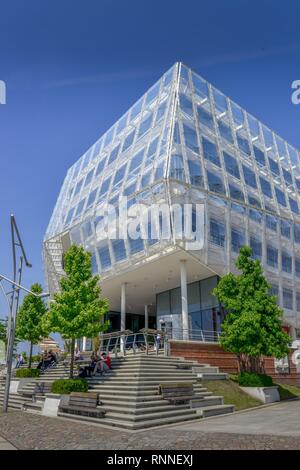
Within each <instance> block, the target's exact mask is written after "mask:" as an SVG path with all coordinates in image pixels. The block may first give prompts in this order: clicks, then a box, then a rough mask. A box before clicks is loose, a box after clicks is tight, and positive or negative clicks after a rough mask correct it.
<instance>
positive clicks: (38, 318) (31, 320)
mask: <svg viewBox="0 0 300 470" xmlns="http://www.w3.org/2000/svg"><path fill="white" fill-rule="evenodd" d="M31 291H32V292H34V293H35V294H41V293H42V292H43V289H42V286H41V285H40V284H38V283H36V284H33V285H32V286H31ZM46 312H47V308H46V305H45V303H44V300H43V299H42V298H40V297H36V296H35V295H33V294H27V295H25V297H24V299H23V302H22V305H21V306H20V308H19V312H18V316H17V327H16V337H17V338H18V340H23V341H29V342H30V352H29V360H28V367H29V368H30V367H31V358H32V347H33V345H34V344H37V343H38V342H39V341H40V339H41V338H42V337H43V336H45V335H46V334H47V333H48V332H47V330H46V329H45V324H44V322H43V318H44V316H45V314H46Z"/></svg>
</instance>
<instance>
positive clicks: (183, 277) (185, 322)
mask: <svg viewBox="0 0 300 470" xmlns="http://www.w3.org/2000/svg"><path fill="white" fill-rule="evenodd" d="M180 281H181V311H182V330H183V334H182V339H189V314H188V300H187V272H186V260H180Z"/></svg>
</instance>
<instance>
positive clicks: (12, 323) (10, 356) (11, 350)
mask: <svg viewBox="0 0 300 470" xmlns="http://www.w3.org/2000/svg"><path fill="white" fill-rule="evenodd" d="M22 267H23V257H22V256H21V257H20V262H19V270H18V284H19V285H20V283H21V277H22ZM13 290H15V291H16V295H13V296H12V298H13V299H14V303H13V305H12V306H11V312H10V314H11V318H10V335H9V341H8V347H7V372H6V379H5V390H4V398H3V412H4V413H6V412H7V409H8V401H9V389H10V380H11V369H12V362H13V354H14V341H15V331H16V319H17V313H18V307H19V297H20V287H16V286H15V285H14V286H13Z"/></svg>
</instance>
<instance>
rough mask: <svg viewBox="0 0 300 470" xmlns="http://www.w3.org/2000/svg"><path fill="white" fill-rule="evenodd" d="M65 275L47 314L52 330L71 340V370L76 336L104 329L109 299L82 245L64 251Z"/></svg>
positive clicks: (91, 333) (96, 332) (90, 335)
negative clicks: (102, 293) (102, 292)
mask: <svg viewBox="0 0 300 470" xmlns="http://www.w3.org/2000/svg"><path fill="white" fill-rule="evenodd" d="M64 270H65V273H66V276H64V277H63V278H61V280H60V292H58V293H56V294H55V295H54V300H53V302H51V304H50V308H49V313H48V315H47V316H46V320H47V327H48V329H49V330H51V331H54V332H58V333H60V334H61V335H62V336H63V337H64V338H68V339H71V340H72V348H71V373H70V376H71V377H72V376H73V354H74V343H75V339H76V338H80V337H83V336H86V337H88V338H93V337H95V336H97V335H98V334H99V333H100V332H102V331H105V330H106V328H107V326H108V325H107V323H105V322H104V321H103V318H104V315H105V314H106V313H107V312H108V310H109V306H108V301H107V300H106V299H104V298H102V297H101V289H100V286H99V276H93V275H92V270H91V254H90V253H88V252H86V251H85V250H84V248H83V247H81V246H76V245H72V246H71V247H70V248H69V250H68V251H67V252H66V253H65V254H64Z"/></svg>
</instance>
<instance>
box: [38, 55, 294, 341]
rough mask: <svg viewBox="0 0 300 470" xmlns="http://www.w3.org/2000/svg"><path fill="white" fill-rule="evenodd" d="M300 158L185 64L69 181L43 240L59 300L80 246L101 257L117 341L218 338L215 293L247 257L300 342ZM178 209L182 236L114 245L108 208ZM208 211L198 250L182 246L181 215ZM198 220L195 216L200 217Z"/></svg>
mask: <svg viewBox="0 0 300 470" xmlns="http://www.w3.org/2000/svg"><path fill="white" fill-rule="evenodd" d="M299 158H300V154H299V151H298V150H297V149H295V148H294V147H293V146H291V145H290V144H288V143H287V142H286V141H285V140H284V139H282V138H281V137H279V136H278V135H277V134H275V133H274V132H273V131H272V130H271V129H269V128H268V127H267V126H265V125H264V124H262V123H261V122H259V121H258V120H257V119H256V118H255V117H253V116H252V115H251V114H249V113H248V112H246V111H245V110H244V109H242V108H241V107H240V106H238V105H237V104H236V103H234V102H233V101H232V100H231V99H229V98H228V97H226V96H225V95H224V94H223V93H221V92H220V91H219V90H217V89H216V88H215V87H213V86H212V85H211V84H209V83H208V82H207V81H206V80H204V79H203V78H201V77H200V76H199V75H197V74H196V73H194V72H193V71H192V70H190V69H188V68H187V67H186V66H184V65H183V64H181V63H176V64H175V65H174V66H173V67H172V68H171V69H170V70H168V71H167V72H166V73H165V74H164V75H163V76H162V78H161V79H160V80H159V81H158V82H157V83H155V85H154V86H153V87H152V88H151V89H150V90H149V91H148V92H147V93H146V94H145V95H144V96H143V97H142V98H140V99H139V100H138V101H137V102H136V103H135V104H134V105H133V106H132V107H131V108H130V109H129V110H128V112H127V113H126V114H125V115H123V116H122V117H121V118H120V119H119V120H118V121H117V122H116V123H115V124H114V125H113V126H112V127H111V128H110V129H109V130H108V131H107V132H106V133H105V134H104V135H103V136H102V137H100V139H99V140H98V141H97V142H96V143H95V144H94V145H92V146H91V147H90V148H89V149H88V150H87V152H86V153H85V154H84V155H83V156H82V157H81V158H80V159H79V160H78V161H76V163H75V164H74V165H73V166H72V167H71V168H70V169H69V171H68V172H67V175H66V177H65V180H64V183H63V186H62V189H61V191H60V194H59V197H58V200H57V203H56V206H55V208H54V211H53V214H52V217H51V220H50V222H49V226H48V229H47V232H46V235H45V239H44V262H45V273H46V279H47V284H48V289H49V291H50V292H51V293H53V292H55V291H56V290H57V289H58V281H59V278H60V276H62V275H63V268H62V254H63V252H64V251H65V250H66V249H67V248H68V247H69V246H70V244H71V243H76V244H82V245H83V246H84V247H85V248H86V249H87V250H89V251H90V252H91V253H92V266H93V271H94V272H95V273H100V275H101V285H102V291H103V294H104V295H105V296H106V297H107V298H108V299H109V302H110V307H111V313H110V318H111V322H112V328H113V329H120V328H121V329H123V328H125V327H126V328H130V329H133V330H137V329H139V328H141V327H143V326H144V325H146V326H147V325H149V326H155V325H156V326H159V324H162V323H165V324H168V325H169V327H171V328H173V330H174V332H176V331H180V330H181V331H184V332H186V333H185V334H186V337H189V334H190V331H192V330H195V329H199V330H204V331H217V330H218V329H219V328H220V323H221V321H222V317H223V312H222V309H221V308H220V306H219V305H218V303H217V301H216V299H215V298H214V297H213V296H212V294H211V291H212V289H213V287H214V286H215V285H216V283H217V280H218V278H219V277H220V276H223V275H224V274H225V273H227V272H229V271H233V272H236V269H235V266H234V262H235V259H236V257H237V255H238V252H239V249H240V247H241V246H243V245H249V246H251V248H252V251H253V257H254V258H255V259H260V260H261V262H262V265H263V267H264V270H265V274H266V277H267V278H268V280H269V282H270V284H271V286H272V293H273V294H275V295H276V296H277V297H278V303H279V305H280V306H281V307H282V308H283V310H284V324H285V326H286V327H288V328H289V329H290V333H291V335H292V336H294V335H295V332H296V329H298V328H299V327H300V326H299V325H300V214H299V204H300V199H299V195H300V165H299ZM122 196H126V197H127V198H128V206H130V207H131V208H134V207H135V206H136V205H138V204H140V205H141V204H142V205H143V207H150V206H151V205H153V204H154V203H156V204H162V203H164V204H165V205H166V206H167V207H168V208H169V214H168V217H169V219H170V227H171V232H170V236H169V237H164V238H162V237H161V230H162V227H161V224H160V223H158V227H156V230H157V231H156V233H157V236H156V237H153V236H149V232H150V230H148V232H147V233H145V226H144V225H143V227H140V230H141V231H143V238H139V239H135V238H130V237H129V238H128V239H122V238H118V237H116V238H113V237H112V236H111V235H112V234H111V233H109V232H110V231H109V230H107V227H106V228H105V224H104V217H103V208H104V206H105V205H106V204H107V203H109V204H111V205H112V206H114V207H118V204H119V200H120V198H121V197H122ZM175 203H176V204H181V205H183V204H184V203H186V204H191V205H192V206H193V207H194V206H195V205H196V204H199V205H200V204H201V205H202V207H203V210H204V216H203V219H201V220H202V224H201V226H199V224H198V226H197V227H196V230H200V231H201V232H202V235H203V244H202V246H201V247H199V249H198V250H195V249H193V250H190V249H189V245H188V242H187V240H186V239H185V238H184V237H183V238H182V239H177V238H176V236H175V234H174V231H175V225H174V212H173V210H172V205H173V204H175ZM193 214H194V212H193Z"/></svg>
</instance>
